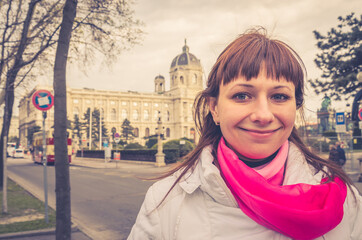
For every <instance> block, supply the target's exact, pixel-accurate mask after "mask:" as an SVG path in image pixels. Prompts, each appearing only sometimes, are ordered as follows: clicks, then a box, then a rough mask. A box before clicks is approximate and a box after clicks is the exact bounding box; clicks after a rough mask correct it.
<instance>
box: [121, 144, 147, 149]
mask: <svg viewBox="0 0 362 240" xmlns="http://www.w3.org/2000/svg"><path fill="white" fill-rule="evenodd" d="M124 149H125V150H129V149H144V146H142V145H141V144H139V143H130V144H128V145H126V146H125V147H124Z"/></svg>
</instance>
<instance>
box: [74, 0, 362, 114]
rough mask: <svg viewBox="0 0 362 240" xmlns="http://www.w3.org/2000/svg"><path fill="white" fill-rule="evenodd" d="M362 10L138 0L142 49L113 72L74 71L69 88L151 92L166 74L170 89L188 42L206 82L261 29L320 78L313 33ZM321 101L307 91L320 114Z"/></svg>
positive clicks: (349, 5)
mask: <svg viewBox="0 0 362 240" xmlns="http://www.w3.org/2000/svg"><path fill="white" fill-rule="evenodd" d="M361 7H362V4H361V1H360V0H344V1H343V0H300V1H296V0H294V1H293V0H261V1H257V0H255V1H250V0H186V1H185V0H137V1H136V4H135V5H134V9H135V14H136V17H137V18H139V19H140V20H141V21H143V22H144V23H145V24H146V26H145V28H144V30H145V32H146V33H147V34H146V35H145V36H144V40H143V42H142V45H138V46H135V47H134V48H133V49H132V50H130V51H128V52H124V54H123V55H122V56H120V57H119V61H117V62H115V63H114V65H113V68H112V69H111V70H110V69H104V68H98V67H95V68H93V70H92V71H90V72H89V74H88V76H85V75H83V74H82V73H80V72H77V71H76V70H75V69H70V71H69V76H68V86H69V87H75V88H83V87H90V88H95V89H104V90H120V91H127V90H133V91H139V92H152V91H153V90H154V89H153V88H154V83H153V80H154V78H155V76H156V75H158V74H161V75H163V76H164V77H165V78H166V89H168V86H169V68H170V64H171V61H172V59H173V58H174V57H175V56H176V55H178V54H180V53H181V51H182V46H183V45H184V39H185V38H186V39H187V45H188V46H189V47H190V52H191V53H193V54H194V55H195V56H196V57H197V58H199V59H200V60H201V64H202V65H203V68H204V73H205V75H204V76H205V78H206V77H207V75H208V73H209V71H210V69H211V67H212V65H213V63H214V62H215V60H216V58H217V56H218V55H219V54H220V52H221V51H222V50H223V49H224V48H225V47H226V45H227V44H228V43H229V42H230V41H232V40H233V39H235V38H236V36H237V35H238V34H240V33H242V32H244V31H245V30H246V29H248V28H250V27H252V26H257V25H260V26H263V27H265V28H266V29H267V30H268V32H269V34H271V35H272V36H274V37H276V38H278V39H280V40H283V41H285V42H286V43H287V44H289V45H290V46H291V47H292V48H294V49H295V50H296V51H297V52H298V53H299V54H300V56H301V57H302V59H303V61H304V62H305V64H306V67H307V71H308V77H309V78H317V77H319V76H320V74H321V72H320V71H319V70H318V69H317V68H316V67H315V65H314V62H313V60H314V58H315V55H316V54H317V52H318V49H317V48H316V46H315V45H316V40H315V39H314V36H313V30H318V31H320V32H321V33H326V32H327V31H328V30H329V29H330V28H331V27H335V26H336V25H337V22H338V21H337V17H338V16H346V15H347V14H349V13H351V12H355V13H357V14H360V13H361V11H360V9H361ZM321 98H322V96H318V97H317V96H314V94H312V93H308V98H307V101H306V105H307V108H308V109H310V110H312V111H316V109H317V107H320V99H321ZM335 106H336V105H335ZM307 113H308V112H307ZM309 113H312V112H309ZM308 115H310V114H308Z"/></svg>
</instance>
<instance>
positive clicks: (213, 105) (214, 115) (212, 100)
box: [209, 97, 220, 125]
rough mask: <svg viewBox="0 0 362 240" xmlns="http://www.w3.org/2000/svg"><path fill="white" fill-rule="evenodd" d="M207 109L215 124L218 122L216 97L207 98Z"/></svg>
mask: <svg viewBox="0 0 362 240" xmlns="http://www.w3.org/2000/svg"><path fill="white" fill-rule="evenodd" d="M209 109H210V112H211V115H212V118H213V119H214V122H215V124H216V125H219V124H220V118H219V111H218V108H217V99H216V98H214V97H210V98H209Z"/></svg>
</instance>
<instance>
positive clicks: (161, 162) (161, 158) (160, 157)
mask: <svg viewBox="0 0 362 240" xmlns="http://www.w3.org/2000/svg"><path fill="white" fill-rule="evenodd" d="M161 134H162V121H161V112H158V121H157V153H156V164H155V165H156V166H157V167H162V166H165V165H166V164H165V154H164V153H163V152H162V139H161Z"/></svg>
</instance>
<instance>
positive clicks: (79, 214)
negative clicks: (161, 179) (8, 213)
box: [7, 158, 362, 240]
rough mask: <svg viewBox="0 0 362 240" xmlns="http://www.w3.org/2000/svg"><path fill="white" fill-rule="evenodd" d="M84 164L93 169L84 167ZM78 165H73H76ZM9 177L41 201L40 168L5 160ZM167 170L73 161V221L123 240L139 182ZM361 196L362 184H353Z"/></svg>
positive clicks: (141, 190) (98, 235)
mask: <svg viewBox="0 0 362 240" xmlns="http://www.w3.org/2000/svg"><path fill="white" fill-rule="evenodd" d="M82 161H83V162H87V163H89V164H91V165H92V167H86V165H85V163H82V164H83V165H82V166H80V165H81V164H80V163H81V162H82ZM77 163H78V164H79V165H76V164H77ZM7 168H8V175H9V177H10V178H12V179H14V180H15V181H16V182H18V183H19V184H20V185H22V186H23V187H24V188H25V189H27V190H28V191H29V192H31V193H32V194H33V195H35V196H36V197H38V198H39V199H41V200H44V191H43V166H42V165H39V164H34V163H33V162H31V161H30V160H29V159H26V158H25V159H13V158H9V159H8V167H7ZM165 170H167V167H164V168H156V167H154V166H153V165H142V164H136V163H118V165H117V163H116V162H112V163H107V164H106V163H104V162H103V161H99V160H98V161H97V160H87V161H85V160H80V159H75V160H74V161H73V164H71V166H70V180H71V204H72V206H71V211H72V221H73V223H75V224H77V226H78V227H79V229H80V230H81V231H83V232H84V233H86V234H87V235H88V236H89V237H91V238H92V239H95V240H98V239H102V240H103V239H104V240H108V239H126V238H127V236H128V234H129V232H130V230H131V227H132V225H133V224H134V222H135V219H136V216H137V213H138V211H139V208H140V206H141V204H142V202H143V198H144V195H145V193H146V191H147V189H148V187H149V186H150V185H151V184H152V183H153V181H148V180H142V179H140V178H149V177H152V176H156V175H157V174H159V173H161V172H164V171H165ZM47 172H48V202H49V206H51V207H52V208H55V179H54V175H55V174H54V173H55V168H54V166H48V167H47ZM355 184H356V186H357V188H358V189H359V191H360V193H361V192H362V183H358V182H355Z"/></svg>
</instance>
